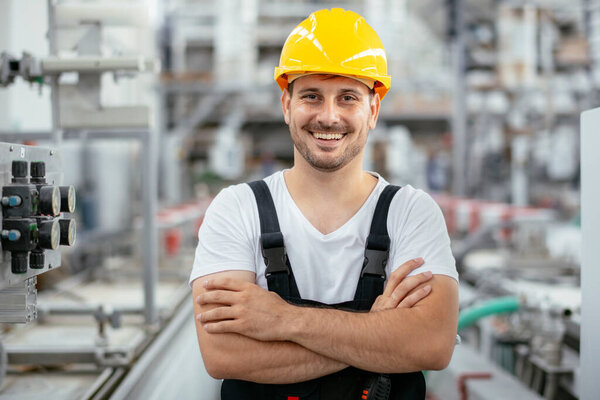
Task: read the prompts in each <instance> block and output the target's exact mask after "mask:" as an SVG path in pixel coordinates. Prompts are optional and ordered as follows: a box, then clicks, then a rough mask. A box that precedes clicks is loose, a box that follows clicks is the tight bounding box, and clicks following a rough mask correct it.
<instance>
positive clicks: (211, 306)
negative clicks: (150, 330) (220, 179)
mask: <svg viewBox="0 0 600 400" xmlns="http://www.w3.org/2000/svg"><path fill="white" fill-rule="evenodd" d="M275 79H276V81H277V83H278V84H279V86H280V88H281V89H282V91H283V93H282V96H281V104H282V109H283V114H284V118H285V122H286V123H287V124H288V126H289V129H290V134H291V137H292V140H293V142H294V166H293V167H292V168H291V169H289V170H285V171H282V172H278V173H275V174H273V175H271V176H270V177H267V178H265V182H266V187H267V189H266V191H267V192H268V193H269V196H268V198H271V196H272V199H273V203H274V208H275V211H276V217H277V220H278V223H279V226H280V231H281V233H282V237H283V241H284V242H285V247H283V245H282V244H281V245H280V247H279V250H280V251H281V252H282V253H281V254H285V255H286V256H287V258H285V256H284V258H283V259H282V260H284V261H286V260H289V263H288V264H287V267H286V265H285V264H286V262H284V261H282V263H280V264H279V267H281V268H283V269H284V270H285V273H283V274H282V273H279V274H274V273H272V271H273V269H270V270H269V271H271V272H269V271H267V267H266V265H265V260H267V263H268V264H269V268H273V266H272V263H273V264H276V263H277V262H279V261H278V260H277V258H273V257H271V258H269V257H270V256H269V254H270V253H269V252H268V251H267V250H269V249H268V248H267V245H266V244H265V238H266V235H265V229H264V225H263V224H264V221H265V219H264V218H263V215H262V214H261V216H260V218H259V213H262V212H263V211H259V207H258V206H257V200H256V199H255V196H258V194H256V190H257V189H255V187H252V188H251V187H250V186H249V185H246V184H240V185H234V186H231V187H229V188H227V189H224V190H223V191H222V192H221V193H220V194H219V195H218V196H217V197H216V198H215V199H214V201H213V202H212V204H211V206H210V207H209V209H208V210H207V213H206V217H205V219H204V223H203V225H202V227H201V228H200V232H199V244H198V248H197V251H196V259H195V261H194V267H193V271H192V275H191V277H190V282H192V286H193V296H194V303H195V304H194V307H195V314H196V321H197V322H196V327H197V331H198V341H199V344H200V349H201V352H202V357H203V359H204V363H205V365H206V368H207V370H208V372H209V374H211V376H213V377H215V378H222V379H225V381H224V383H223V387H222V396H223V399H234V398H235V399H258V398H267V399H269V398H283V399H299V400H302V399H313V398H315V399H317V398H321V399H335V398H340V399H352V398H357V399H359V398H362V399H367V398H370V397H369V396H371V395H374V394H373V393H374V391H376V390H375V389H373V388H378V389H377V390H380V392H386V393H385V398H389V399H396V398H423V397H424V386H423V385H424V383H423V382H422V375H421V374H420V372H416V373H415V372H414V371H421V370H425V369H442V368H445V367H446V365H447V364H448V362H449V360H450V357H451V354H452V351H453V346H454V340H455V335H456V326H457V317H458V295H457V292H458V288H457V279H458V276H457V274H456V268H455V266H454V259H453V258H452V255H451V252H450V247H449V239H448V234H447V232H446V228H445V224H444V221H443V218H442V215H441V212H440V210H439V208H438V207H437V205H436V204H435V203H434V202H433V200H432V199H431V198H430V197H429V196H428V195H426V194H425V193H424V192H422V191H419V190H416V189H413V188H412V187H410V186H406V187H403V188H401V189H400V190H398V191H397V192H394V193H395V195H394V194H392V195H391V197H390V196H388V197H387V198H388V199H389V198H391V200H389V213H388V211H386V212H385V213H384V214H387V218H385V219H384V221H386V222H385V223H383V224H379V225H383V229H384V230H385V229H387V231H385V232H384V235H383V236H386V237H387V236H388V232H389V240H387V242H386V241H385V240H384V242H386V243H385V245H386V246H387V247H385V248H384V249H379V250H378V249H375V250H374V249H370V248H369V245H370V244H369V243H370V242H371V238H372V236H371V234H370V231H369V229H370V227H369V226H370V224H371V220H372V219H374V218H376V216H377V215H379V214H378V211H377V210H379V206H378V205H377V203H379V200H378V199H381V198H382V197H384V196H387V195H385V193H389V192H388V189H386V187H388V184H387V182H385V181H384V180H383V178H381V177H380V176H379V175H377V174H374V173H370V172H366V171H363V170H362V160H363V153H364V148H365V143H366V140H367V135H368V132H369V130H371V129H373V128H374V127H375V125H376V122H377V118H378V115H379V108H380V101H381V99H382V98H383V97H384V96H385V94H386V92H387V91H388V89H389V87H390V77H389V76H387V66H386V60H385V52H384V50H383V46H382V45H381V41H380V40H379V37H378V36H377V34H376V33H375V31H374V30H373V29H372V28H371V27H370V26H369V25H367V23H366V22H365V20H364V19H363V18H362V17H361V16H360V15H358V14H355V13H353V12H351V11H344V10H341V9H332V10H321V11H317V12H315V13H313V14H311V15H310V16H309V18H307V19H306V20H305V21H303V22H302V23H301V24H300V25H298V27H297V28H296V29H294V31H292V33H291V34H290V36H289V37H288V39H287V41H286V43H285V45H284V48H283V50H282V55H281V60H280V66H279V67H277V68H276V69H275ZM254 186H256V185H254ZM389 187H390V188H391V186H389ZM396 189H397V188H396ZM394 190H395V189H394ZM257 198H258V197H257ZM264 200H265V198H263V199H262V200H261V201H259V206H260V210H263V209H264V208H265V207H266V206H265V205H264V204H266V203H265V202H264ZM275 211H274V212H273V214H275ZM374 213H375V216H374ZM373 225H376V224H373ZM279 226H277V229H276V230H279V229H278V228H279ZM379 227H380V228H381V226H379ZM376 228H377V227H376ZM372 229H373V228H372ZM371 233H372V232H371ZM380 236H381V235H380ZM365 244H367V247H366V248H367V250H365ZM261 246H262V248H261ZM376 247H377V246H376ZM378 251H379V252H378ZM283 252H285V253H283ZM388 252H389V254H388ZM381 255H383V259H381V258H378V257H379V256H381ZM274 260H275V261H274ZM377 262H378V263H379V266H380V267H381V268H385V271H384V272H382V273H381V275H382V276H381V277H380V276H376V275H377V273H375V275H373V274H371V275H370V274H368V273H365V271H366V270H365V268H367V267H366V266H369V268H371V267H372V265H374V263H377ZM289 265H291V268H289ZM286 268H287V269H286ZM279 272H281V271H279ZM409 273H410V276H407V275H409ZM275 275H276V276H277V279H279V278H281V277H283V279H284V281H283V282H284V286H285V285H286V284H287V283H285V282H290V286H289V287H288V289H289V288H293V289H294V290H292V291H296V292H297V294H296V295H295V296H294V295H289V296H288V295H287V294H282V293H284V292H285V291H283V292H282V291H280V290H279V289H272V288H273V287H275V286H276V285H275V284H273V279H274V278H273V277H274V276H275ZM385 277H387V281H386V286H385V290H384V291H383V293H381V290H379V292H378V293H375V296H377V297H376V298H375V297H374V296H373V295H372V293H371V300H370V301H369V302H368V304H367V305H366V306H365V304H362V305H360V306H359V305H357V304H358V303H356V302H354V303H353V300H352V299H353V296H355V293H356V296H355V297H354V299H356V298H357V297H358V292H359V291H361V290H362V289H360V288H361V287H363V286H365V285H363V284H364V281H365V280H367V279H371V278H372V279H379V278H380V279H381V287H383V279H385ZM274 285H275V286H274ZM296 286H297V288H296ZM367 286H368V285H366V286H365V287H367ZM376 286H377V285H376V284H375V286H373V287H376ZM369 287H371V286H369ZM268 288H271V289H272V290H274V291H275V292H277V293H275V292H274V291H269V290H267V289H268ZM365 290H366V291H367V292H368V291H369V290H370V289H365ZM288 291H289V290H288ZM371 292H372V290H371ZM285 293H288V292H285ZM282 296H283V297H284V298H285V299H282ZM286 300H287V301H286ZM373 300H374V301H373ZM342 302H346V303H344V304H347V305H348V304H352V305H351V306H350V307H346V308H351V309H353V310H363V311H369V312H349V311H348V310H340V309H336V308H340V307H337V305H339V303H342ZM306 303H308V304H309V305H308V306H306ZM298 304H305V306H299V305H298ZM320 304H336V306H334V307H335V308H329V307H321V306H320ZM390 385H391V389H390ZM382 388H383V389H382ZM413 388H414V389H413ZM358 389H361V390H360V391H358ZM384 389H385V390H384ZM349 393H350V394H349ZM406 393H410V394H406ZM311 396H312V397H311ZM319 396H320V397H319ZM402 396H404V397H402Z"/></svg>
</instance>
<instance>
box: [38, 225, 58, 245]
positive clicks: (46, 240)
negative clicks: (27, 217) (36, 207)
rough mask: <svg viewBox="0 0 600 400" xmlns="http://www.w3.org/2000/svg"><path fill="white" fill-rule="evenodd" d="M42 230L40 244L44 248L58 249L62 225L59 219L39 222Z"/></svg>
mask: <svg viewBox="0 0 600 400" xmlns="http://www.w3.org/2000/svg"><path fill="white" fill-rule="evenodd" d="M38 228H39V230H40V235H39V245H40V247H41V248H43V249H50V250H56V249H57V248H58V246H59V244H60V225H59V224H58V220H56V219H55V220H47V221H41V222H38Z"/></svg>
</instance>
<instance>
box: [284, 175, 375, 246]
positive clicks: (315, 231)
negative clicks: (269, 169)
mask: <svg viewBox="0 0 600 400" xmlns="http://www.w3.org/2000/svg"><path fill="white" fill-rule="evenodd" d="M285 171H287V169H286V170H282V171H279V177H278V178H279V184H280V185H281V186H282V190H283V193H284V195H285V196H286V198H287V200H288V201H289V202H290V204H291V205H292V208H293V210H294V212H295V213H297V214H298V215H299V216H300V220H301V221H303V223H304V224H305V225H307V226H308V229H310V230H311V231H312V232H313V234H315V235H317V236H318V237H319V238H321V239H330V238H334V237H336V236H338V235H340V234H342V233H343V232H344V231H345V230H347V229H348V227H349V226H351V225H352V224H353V222H354V221H355V220H356V219H358V218H359V217H360V214H362V213H363V212H365V211H364V210H365V209H366V208H367V207H368V205H369V204H370V203H371V202H372V201H373V199H374V198H375V193H376V192H379V187H380V186H381V185H384V184H385V183H384V180H383V178H382V177H381V175H379V174H378V173H376V172H371V171H367V172H368V173H369V174H371V175H373V176H374V177H375V178H377V184H376V185H375V187H374V188H373V190H372V191H371V193H370V194H369V197H367V200H365V202H364V203H363V204H362V205H361V206H360V208H359V209H358V211H356V212H355V213H354V215H352V217H350V218H349V219H348V221H346V222H344V224H343V225H342V226H340V227H339V228H337V229H336V230H335V231H333V232H329V233H328V234H323V233H322V232H321V231H320V230H318V229H317V228H315V226H314V225H313V224H312V223H311V222H310V221H309V220H308V218H306V216H305V215H304V213H302V211H301V210H300V208H299V207H298V205H297V204H296V202H295V201H294V198H293V197H292V195H291V194H290V191H289V190H288V187H287V184H286V183H285V178H284V176H283V174H284V172H285Z"/></svg>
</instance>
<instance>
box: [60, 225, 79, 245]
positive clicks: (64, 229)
mask: <svg viewBox="0 0 600 400" xmlns="http://www.w3.org/2000/svg"><path fill="white" fill-rule="evenodd" d="M58 222H59V224H60V244H62V245H65V246H72V245H73V244H74V243H75V239H76V238H77V229H76V224H75V220H74V219H60V220H58Z"/></svg>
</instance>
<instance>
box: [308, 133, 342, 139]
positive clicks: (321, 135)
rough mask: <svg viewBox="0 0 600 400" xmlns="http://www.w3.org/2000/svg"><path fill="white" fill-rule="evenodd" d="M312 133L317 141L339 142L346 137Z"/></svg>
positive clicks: (334, 134)
mask: <svg viewBox="0 0 600 400" xmlns="http://www.w3.org/2000/svg"><path fill="white" fill-rule="evenodd" d="M311 133H312V135H313V136H314V137H315V138H316V139H324V140H339V139H341V138H343V137H344V134H343V133H321V132H311Z"/></svg>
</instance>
